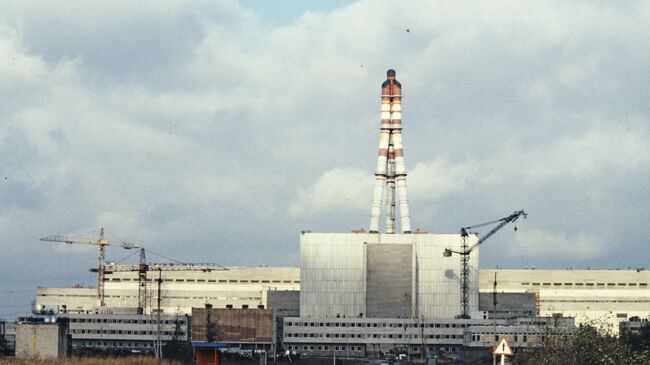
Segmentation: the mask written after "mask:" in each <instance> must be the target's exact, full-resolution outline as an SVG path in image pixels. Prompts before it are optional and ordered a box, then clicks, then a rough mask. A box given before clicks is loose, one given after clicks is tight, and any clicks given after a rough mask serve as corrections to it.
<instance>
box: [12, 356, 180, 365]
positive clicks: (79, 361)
mask: <svg viewBox="0 0 650 365" xmlns="http://www.w3.org/2000/svg"><path fill="white" fill-rule="evenodd" d="M0 365H180V363H179V362H173V361H170V360H160V361H158V360H156V359H154V358H151V357H103V358H100V357H71V358H65V359H50V360H40V359H11V360H0Z"/></svg>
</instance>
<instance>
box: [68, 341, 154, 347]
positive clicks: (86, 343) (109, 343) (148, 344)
mask: <svg viewBox="0 0 650 365" xmlns="http://www.w3.org/2000/svg"><path fill="white" fill-rule="evenodd" d="M72 346H73V347H134V348H137V347H145V348H149V347H153V343H152V342H123V341H74V342H73V343H72Z"/></svg>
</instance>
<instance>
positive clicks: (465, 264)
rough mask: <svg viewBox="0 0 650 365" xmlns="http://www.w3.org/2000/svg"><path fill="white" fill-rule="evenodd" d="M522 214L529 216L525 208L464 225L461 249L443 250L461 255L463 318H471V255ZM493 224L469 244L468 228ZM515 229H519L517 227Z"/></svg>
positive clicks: (461, 231) (447, 254) (461, 233)
mask: <svg viewBox="0 0 650 365" xmlns="http://www.w3.org/2000/svg"><path fill="white" fill-rule="evenodd" d="M521 216H523V217H524V219H526V217H528V214H526V213H525V212H524V211H523V210H517V211H515V212H514V213H512V214H510V215H509V216H507V217H503V218H500V219H497V220H493V221H490V222H486V223H481V224H475V225H473V226H467V227H462V228H461V229H460V237H461V240H462V242H461V248H460V251H454V250H452V249H449V248H446V249H445V251H444V252H443V256H445V257H450V256H451V255H452V254H454V253H455V254H458V255H460V279H461V297H460V305H461V309H462V314H461V318H469V308H468V307H469V298H468V297H469V255H470V254H471V253H472V251H473V250H474V249H475V248H477V247H478V246H479V245H480V244H481V243H483V242H485V241H486V240H487V239H488V238H490V237H492V235H493V234H495V233H497V231H498V230H500V229H501V228H503V226H505V225H506V224H508V223H511V222H514V221H516V220H517V219H519V217H521ZM492 224H497V225H496V226H495V227H494V228H492V229H491V230H490V231H489V232H488V233H486V234H485V235H484V236H483V237H481V238H480V239H479V240H478V241H477V242H476V243H475V244H473V245H472V246H471V247H470V246H468V244H467V237H469V235H470V233H469V232H468V230H470V229H472V228H479V227H484V226H489V225H492ZM515 230H517V228H516V227H515Z"/></svg>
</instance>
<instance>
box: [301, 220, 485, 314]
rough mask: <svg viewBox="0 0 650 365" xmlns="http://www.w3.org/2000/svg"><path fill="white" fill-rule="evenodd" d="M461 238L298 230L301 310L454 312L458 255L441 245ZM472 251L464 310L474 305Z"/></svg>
mask: <svg viewBox="0 0 650 365" xmlns="http://www.w3.org/2000/svg"><path fill="white" fill-rule="evenodd" d="M476 240H477V238H476V236H473V235H472V236H470V240H469V241H470V242H469V244H470V245H471V244H473V243H474V242H476ZM460 244H461V238H460V235H457V234H446V235H443V234H429V233H421V234H417V233H416V234H368V233H342V234H336V233H303V234H302V235H301V237H300V257H301V261H300V265H301V267H300V269H301V270H300V274H301V282H302V287H301V291H300V315H301V316H303V317H308V316H312V317H337V316H338V317H344V316H345V317H366V316H374V317H413V316H416V317H423V318H425V319H429V318H454V317H455V316H457V315H459V314H460V310H461V309H460V284H459V281H460V276H459V275H460V258H459V257H458V256H454V257H443V252H444V250H445V248H450V249H452V250H460ZM409 256H410V257H409ZM478 256H479V255H478V250H475V251H474V252H473V253H472V256H471V258H470V280H469V282H470V290H469V292H470V296H469V303H470V306H469V307H470V312H472V311H476V310H477V309H478V270H477V263H478ZM409 259H410V260H409ZM409 261H410V262H409ZM391 272H392V275H391ZM409 275H410V277H409Z"/></svg>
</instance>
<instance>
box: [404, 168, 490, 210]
mask: <svg viewBox="0 0 650 365" xmlns="http://www.w3.org/2000/svg"><path fill="white" fill-rule="evenodd" d="M480 173H481V171H480V169H479V166H478V165H477V164H476V163H474V162H473V161H467V162H463V163H460V164H451V163H449V162H447V161H445V160H443V159H440V158H438V159H435V160H433V161H428V162H420V163H418V164H416V165H415V167H414V168H413V171H412V172H410V173H409V175H408V177H407V183H408V185H409V188H408V190H409V193H410V198H411V199H412V200H422V201H430V200H435V199H438V198H440V197H442V196H445V195H449V194H454V193H459V192H462V191H463V190H465V189H467V188H468V184H469V182H470V180H474V182H475V183H476V182H477V177H478V176H479V175H480ZM476 187H477V185H472V188H476Z"/></svg>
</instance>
